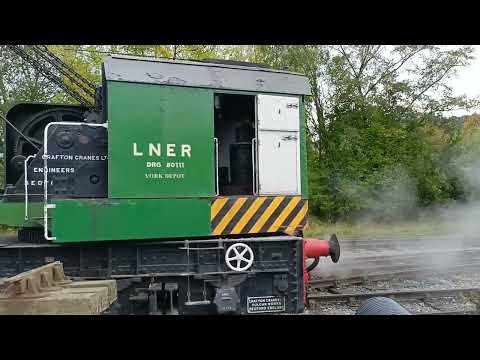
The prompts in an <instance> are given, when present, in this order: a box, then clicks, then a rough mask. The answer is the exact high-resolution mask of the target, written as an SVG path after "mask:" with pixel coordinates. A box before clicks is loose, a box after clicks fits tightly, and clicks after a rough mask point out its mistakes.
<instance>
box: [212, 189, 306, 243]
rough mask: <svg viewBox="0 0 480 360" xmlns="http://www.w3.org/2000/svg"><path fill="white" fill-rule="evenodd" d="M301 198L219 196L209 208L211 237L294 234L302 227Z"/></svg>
mask: <svg viewBox="0 0 480 360" xmlns="http://www.w3.org/2000/svg"><path fill="white" fill-rule="evenodd" d="M307 212H308V201H307V200H303V199H302V198H301V196H271V197H270V196H266V197H264V196H261V197H257V196H244V197H219V198H216V199H215V200H214V201H213V203H212V206H211V226H212V235H228V234H256V233H275V232H281V231H285V232H293V231H295V230H298V229H301V228H303V227H304V226H305V224H306V220H307Z"/></svg>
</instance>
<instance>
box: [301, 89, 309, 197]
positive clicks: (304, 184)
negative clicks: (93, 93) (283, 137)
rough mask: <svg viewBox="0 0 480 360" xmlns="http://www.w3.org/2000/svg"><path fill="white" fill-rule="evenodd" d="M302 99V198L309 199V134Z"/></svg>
mask: <svg viewBox="0 0 480 360" xmlns="http://www.w3.org/2000/svg"><path fill="white" fill-rule="evenodd" d="M303 101H304V100H303V98H300V109H299V110H300V163H301V166H300V177H301V184H302V185H301V186H302V197H303V198H304V199H308V166H307V139H306V137H307V133H306V126H307V124H306V122H305V104H304V103H303Z"/></svg>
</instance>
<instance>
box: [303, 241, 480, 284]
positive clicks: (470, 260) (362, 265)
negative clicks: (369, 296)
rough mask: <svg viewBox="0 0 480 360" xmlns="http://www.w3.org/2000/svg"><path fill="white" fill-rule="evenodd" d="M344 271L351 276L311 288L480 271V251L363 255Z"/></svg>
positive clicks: (315, 281) (324, 279)
mask: <svg viewBox="0 0 480 360" xmlns="http://www.w3.org/2000/svg"><path fill="white" fill-rule="evenodd" d="M341 266H342V269H349V270H348V271H349V274H348V275H336V274H333V275H329V276H326V277H321V278H313V277H312V279H311V280H310V281H309V287H310V288H311V289H320V288H327V287H332V286H336V285H337V284H339V283H342V284H361V283H365V282H372V281H383V280H389V279H392V278H396V277H401V278H411V277H419V276H428V275H432V274H436V273H452V272H455V271H459V270H461V271H465V270H472V269H480V248H469V249H461V250H458V249H456V250H438V251H428V252H416V253H410V254H402V255H394V256H360V257H352V258H349V259H348V258H347V259H344V262H343V263H342V264H341Z"/></svg>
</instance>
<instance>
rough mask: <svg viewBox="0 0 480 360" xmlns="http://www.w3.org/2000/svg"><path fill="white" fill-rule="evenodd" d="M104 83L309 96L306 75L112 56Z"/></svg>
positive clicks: (107, 66)
mask: <svg viewBox="0 0 480 360" xmlns="http://www.w3.org/2000/svg"><path fill="white" fill-rule="evenodd" d="M103 71H104V76H105V80H107V81H120V82H131V83H144V84H158V85H172V86H186V87H200V88H211V89H224V90H238V91H251V92H266V93H280V94H291V95H310V94H311V92H310V85H309V82H308V79H307V77H305V76H304V75H301V74H298V73H294V72H290V71H284V70H274V69H269V68H265V67H262V66H259V65H256V64H249V65H248V66H245V65H236V64H226V63H219V62H204V61H187V60H168V59H152V58H145V57H137V56H127V55H112V56H109V57H108V58H107V59H106V60H105V62H104V63H103Z"/></svg>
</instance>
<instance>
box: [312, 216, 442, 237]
mask: <svg viewBox="0 0 480 360" xmlns="http://www.w3.org/2000/svg"><path fill="white" fill-rule="evenodd" d="M448 229H449V226H448V224H445V223H443V222H440V221H439V220H436V219H430V220H422V221H418V222H416V221H411V222H399V223H394V224H378V223H347V222H339V223H336V224H329V223H325V222H321V221H320V220H318V219H317V218H315V217H310V218H309V221H308V227H307V228H306V229H305V231H304V234H305V236H306V237H310V236H311V237H321V238H329V237H330V235H331V234H337V236H338V237H339V238H341V237H342V236H343V237H356V236H392V235H393V236H395V235H397V236H398V235H440V234H445V233H446V232H447V231H448Z"/></svg>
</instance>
